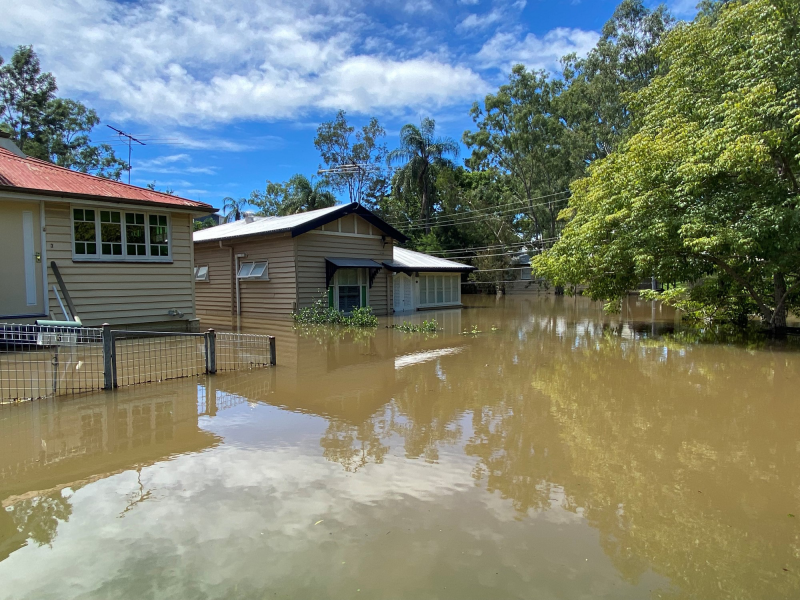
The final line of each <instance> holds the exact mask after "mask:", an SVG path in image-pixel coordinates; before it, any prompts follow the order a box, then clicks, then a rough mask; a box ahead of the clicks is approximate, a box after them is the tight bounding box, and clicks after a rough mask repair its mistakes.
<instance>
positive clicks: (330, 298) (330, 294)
mask: <svg viewBox="0 0 800 600" xmlns="http://www.w3.org/2000/svg"><path fill="white" fill-rule="evenodd" d="M328 308H333V286H330V287H329V288H328Z"/></svg>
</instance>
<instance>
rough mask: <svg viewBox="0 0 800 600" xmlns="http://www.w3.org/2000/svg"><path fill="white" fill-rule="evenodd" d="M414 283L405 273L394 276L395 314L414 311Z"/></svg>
mask: <svg viewBox="0 0 800 600" xmlns="http://www.w3.org/2000/svg"><path fill="white" fill-rule="evenodd" d="M413 286H414V281H413V280H412V279H411V277H409V276H408V275H406V274H405V273H397V274H396V275H395V276H394V290H393V291H394V312H396V313H400V312H406V311H410V310H414V287H413Z"/></svg>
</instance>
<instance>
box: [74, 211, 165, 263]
mask: <svg viewBox="0 0 800 600" xmlns="http://www.w3.org/2000/svg"><path fill="white" fill-rule="evenodd" d="M71 216H72V258H73V260H101V261H127V260H130V261H154V262H168V261H170V260H172V252H171V247H170V234H169V232H170V223H169V215H165V214H158V213H149V212H140V211H136V210H110V209H108V210H107V209H105V208H96V207H95V208H86V207H82V208H79V207H76V206H73V207H72V215H71Z"/></svg>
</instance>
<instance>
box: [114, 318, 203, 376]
mask: <svg viewBox="0 0 800 600" xmlns="http://www.w3.org/2000/svg"><path fill="white" fill-rule="evenodd" d="M112 333H113V337H114V350H113V352H114V359H115V363H116V385H114V386H113V387H119V386H123V385H136V384H139V383H152V382H158V381H166V380H168V379H180V378H183V377H195V376H197V375H202V374H204V373H205V372H206V350H205V342H204V339H203V335H202V334H190V333H174V334H172V333H170V334H167V333H156V334H154V333H152V332H129V331H114V332H112Z"/></svg>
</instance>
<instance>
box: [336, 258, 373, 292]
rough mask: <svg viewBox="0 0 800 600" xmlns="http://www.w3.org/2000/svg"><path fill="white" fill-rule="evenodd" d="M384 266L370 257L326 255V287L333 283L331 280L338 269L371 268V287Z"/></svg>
mask: <svg viewBox="0 0 800 600" xmlns="http://www.w3.org/2000/svg"><path fill="white" fill-rule="evenodd" d="M382 268H383V267H382V266H381V264H380V263H379V262H376V261H374V260H372V259H370V258H348V257H345V256H326V257H325V287H329V286H330V285H331V280H332V279H333V276H334V275H335V274H336V271H337V269H369V287H372V282H373V281H375V277H376V276H377V274H378V273H379V272H380V270H381V269H382Z"/></svg>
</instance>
